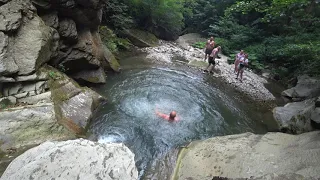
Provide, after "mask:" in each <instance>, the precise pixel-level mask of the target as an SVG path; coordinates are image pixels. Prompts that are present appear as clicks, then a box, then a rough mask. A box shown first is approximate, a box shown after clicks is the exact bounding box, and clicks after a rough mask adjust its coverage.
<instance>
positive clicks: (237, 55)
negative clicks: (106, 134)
mask: <svg viewBox="0 0 320 180" xmlns="http://www.w3.org/2000/svg"><path fill="white" fill-rule="evenodd" d="M242 57H244V51H243V50H241V51H240V52H239V53H238V54H236V59H235V61H234V73H237V72H238V66H239V62H240V59H241V58H242Z"/></svg>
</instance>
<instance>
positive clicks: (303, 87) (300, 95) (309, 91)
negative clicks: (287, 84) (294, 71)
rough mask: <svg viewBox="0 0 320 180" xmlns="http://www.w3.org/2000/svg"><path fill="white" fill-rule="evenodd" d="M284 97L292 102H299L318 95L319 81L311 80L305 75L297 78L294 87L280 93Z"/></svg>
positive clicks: (319, 92) (319, 90) (319, 89)
mask: <svg viewBox="0 0 320 180" xmlns="http://www.w3.org/2000/svg"><path fill="white" fill-rule="evenodd" d="M282 95H283V96H285V97H289V98H292V100H293V101H301V100H305V99H308V98H314V97H318V96H319V95H320V79H316V78H311V77H309V76H307V75H303V76H299V77H298V83H297V85H296V86H295V87H293V88H291V89H287V90H285V91H283V92H282Z"/></svg>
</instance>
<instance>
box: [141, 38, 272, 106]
mask: <svg viewBox="0 0 320 180" xmlns="http://www.w3.org/2000/svg"><path fill="white" fill-rule="evenodd" d="M188 42H192V40H191V39H188V40H183V38H180V39H179V40H178V41H177V42H165V41H161V42H160V46H157V47H147V48H143V49H141V50H142V51H143V52H147V53H148V55H147V58H149V59H150V60H153V61H161V62H164V63H171V62H172V61H173V60H176V59H177V57H179V58H181V59H183V61H187V62H188V65H189V66H196V67H199V68H201V69H205V68H206V67H207V65H208V63H207V62H206V61H204V52H203V50H201V49H197V48H193V47H191V46H190V45H189V43H188ZM216 62H217V63H218V64H217V65H216V67H215V70H214V71H215V73H214V74H213V75H212V76H213V77H218V78H222V79H223V80H224V81H225V82H226V83H228V84H230V85H232V86H234V87H235V88H236V89H237V90H239V91H240V92H242V93H245V94H247V95H248V96H249V97H251V98H252V99H254V100H258V101H270V100H275V97H274V96H273V95H272V94H271V93H270V92H269V91H268V90H267V89H266V88H265V86H264V84H265V83H268V82H267V80H266V79H264V78H262V77H260V76H259V75H257V74H255V73H253V72H251V71H250V70H245V72H244V80H243V82H240V81H239V80H237V79H236V74H235V73H234V72H233V71H234V65H229V64H228V62H227V57H225V56H223V55H221V58H220V59H216ZM208 75H209V74H208Z"/></svg>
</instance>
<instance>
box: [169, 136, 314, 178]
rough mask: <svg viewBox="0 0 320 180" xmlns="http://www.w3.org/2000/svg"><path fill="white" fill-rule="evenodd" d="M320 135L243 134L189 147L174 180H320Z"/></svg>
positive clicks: (182, 152)
mask: <svg viewBox="0 0 320 180" xmlns="http://www.w3.org/2000/svg"><path fill="white" fill-rule="evenodd" d="M319 135H320V132H319V131H315V132H309V133H305V134H300V135H289V134H283V133H268V134H266V135H254V134H251V133H245V134H239V135H231V136H221V137H214V138H210V139H207V140H204V141H200V142H195V143H191V144H190V145H188V147H187V148H186V149H184V150H183V151H181V153H180V155H179V156H180V158H181V160H180V162H179V163H178V164H177V169H178V170H177V172H176V174H177V176H176V179H181V180H185V179H212V177H214V176H221V177H226V178H248V179H270V180H271V179H279V180H280V179H281V180H282V179H290V180H291V179H301V178H302V179H319V178H320V174H319V172H320V165H319V161H320V138H319ZM292 174H295V175H292ZM250 177H251V178H250ZM298 177H300V178H298ZM173 179H175V178H173Z"/></svg>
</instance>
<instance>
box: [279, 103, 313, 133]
mask: <svg viewBox="0 0 320 180" xmlns="http://www.w3.org/2000/svg"><path fill="white" fill-rule="evenodd" d="M314 110H315V100H314V99H308V100H305V101H302V102H294V103H288V104H286V105H285V106H284V107H276V108H274V109H273V116H274V118H275V119H276V121H277V122H278V123H279V126H280V129H281V130H282V131H284V132H289V133H294V134H299V133H303V132H309V131H312V130H313V128H312V126H311V121H310V118H311V114H312V112H313V111H314Z"/></svg>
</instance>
